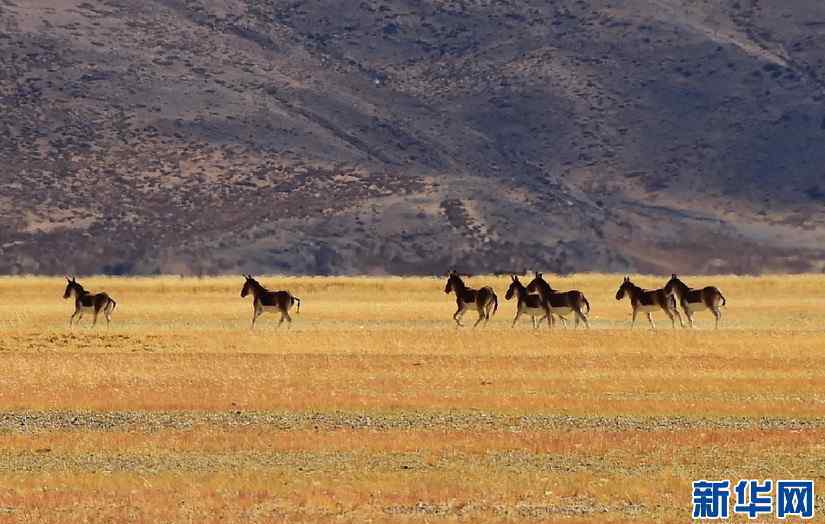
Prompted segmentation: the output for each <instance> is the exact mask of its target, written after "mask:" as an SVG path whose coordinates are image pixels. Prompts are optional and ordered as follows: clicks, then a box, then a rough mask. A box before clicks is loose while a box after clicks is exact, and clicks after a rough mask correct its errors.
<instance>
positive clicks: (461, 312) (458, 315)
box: [453, 306, 465, 326]
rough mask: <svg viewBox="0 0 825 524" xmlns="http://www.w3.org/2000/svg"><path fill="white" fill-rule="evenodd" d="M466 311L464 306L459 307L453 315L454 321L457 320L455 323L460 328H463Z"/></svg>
mask: <svg viewBox="0 0 825 524" xmlns="http://www.w3.org/2000/svg"><path fill="white" fill-rule="evenodd" d="M464 309H465V308H464V307H463V306H458V309H457V310H456V311H455V313H453V320H455V323H456V324H458V325H459V326H461V317H462V316H464Z"/></svg>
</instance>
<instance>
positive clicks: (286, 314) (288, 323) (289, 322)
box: [281, 309, 292, 328]
mask: <svg viewBox="0 0 825 524" xmlns="http://www.w3.org/2000/svg"><path fill="white" fill-rule="evenodd" d="M284 319H286V327H287V328H291V327H292V317H291V316H289V311H287V310H286V309H285V310H284V311H283V314H282V315H281V322H283V321H284Z"/></svg>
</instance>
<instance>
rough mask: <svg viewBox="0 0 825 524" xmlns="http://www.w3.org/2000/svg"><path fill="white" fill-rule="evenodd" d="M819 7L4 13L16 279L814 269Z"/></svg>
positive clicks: (436, 2) (130, 7)
mask: <svg viewBox="0 0 825 524" xmlns="http://www.w3.org/2000/svg"><path fill="white" fill-rule="evenodd" d="M823 60H825V3H823V2H821V0H786V1H783V2H768V1H767V0H738V1H731V2H718V1H714V0H619V1H617V0H588V1H581V0H579V1H569V0H549V1H548V0H542V1H540V2H539V1H536V2H518V1H509V0H498V1H495V2H490V1H486V0H484V1H482V0H429V1H421V0H387V1H372V0H364V1H362V2H349V1H343V0H336V1H333V0H329V1H300V0H294V1H290V2H284V1H277V0H147V1H145V2H136V1H132V0H128V1H127V0H106V1H92V0H86V1H84V0H0V166H2V169H0V188H1V189H2V191H0V272H2V273H20V272H43V273H62V272H72V273H92V272H106V273H117V274H122V273H155V272H164V273H169V272H171V273H186V274H191V273H219V272H239V271H247V272H284V273H318V274H330V273H356V272H357V273H425V274H426V273H440V272H443V271H444V270H445V269H446V268H448V267H457V268H459V269H461V270H464V271H501V270H510V269H522V268H543V269H545V270H547V271H560V272H567V271H574V270H575V271H588V270H604V271H633V272H637V271H644V272H662V273H669V272H671V270H675V271H679V272H693V273H698V272H761V271H822V270H825V213H823V211H825V147H823V145H825V104H823V101H824V100H823V99H824V98H825V62H824V61H823Z"/></svg>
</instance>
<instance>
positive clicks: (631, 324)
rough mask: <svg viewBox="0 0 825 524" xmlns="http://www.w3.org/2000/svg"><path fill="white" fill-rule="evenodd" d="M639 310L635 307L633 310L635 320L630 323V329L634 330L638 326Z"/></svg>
mask: <svg viewBox="0 0 825 524" xmlns="http://www.w3.org/2000/svg"><path fill="white" fill-rule="evenodd" d="M638 312H639V311H638V310H637V309H636V308H635V307H634V308H633V320H631V321H630V329H633V328H634V327H635V326H636V315H637V314H638Z"/></svg>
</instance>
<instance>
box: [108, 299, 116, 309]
mask: <svg viewBox="0 0 825 524" xmlns="http://www.w3.org/2000/svg"><path fill="white" fill-rule="evenodd" d="M109 302H111V303H112V311H114V310H115V308H116V307H117V302H115V299H113V298H112V297H109Z"/></svg>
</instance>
